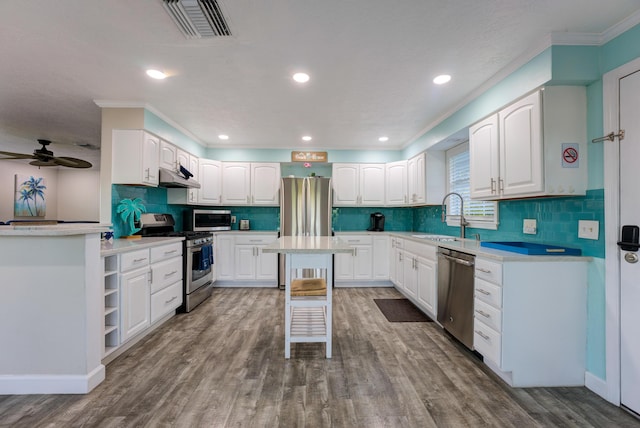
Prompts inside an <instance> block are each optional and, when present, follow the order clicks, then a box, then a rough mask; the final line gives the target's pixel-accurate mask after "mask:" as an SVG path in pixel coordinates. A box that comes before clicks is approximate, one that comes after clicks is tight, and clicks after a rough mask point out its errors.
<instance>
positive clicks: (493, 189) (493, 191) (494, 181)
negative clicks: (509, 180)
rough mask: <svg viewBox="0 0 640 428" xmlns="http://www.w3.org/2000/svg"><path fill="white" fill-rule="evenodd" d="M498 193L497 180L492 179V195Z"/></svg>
mask: <svg viewBox="0 0 640 428" xmlns="http://www.w3.org/2000/svg"><path fill="white" fill-rule="evenodd" d="M494 193H496V180H494V179H493V177H491V194H494Z"/></svg>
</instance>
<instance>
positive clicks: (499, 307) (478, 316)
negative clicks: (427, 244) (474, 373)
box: [473, 257, 587, 387]
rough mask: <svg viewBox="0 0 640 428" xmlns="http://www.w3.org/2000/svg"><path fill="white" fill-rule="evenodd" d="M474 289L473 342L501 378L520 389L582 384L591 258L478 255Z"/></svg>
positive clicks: (485, 360)
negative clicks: (490, 257) (518, 258)
mask: <svg viewBox="0 0 640 428" xmlns="http://www.w3.org/2000/svg"><path fill="white" fill-rule="evenodd" d="M565 260H566V259H565ZM474 287H475V293H474V336H473V346H474V348H475V350H476V351H477V352H478V353H480V354H481V355H482V356H483V357H484V362H485V364H487V365H488V366H489V367H490V368H491V369H492V370H493V371H494V372H495V373H496V374H498V376H500V377H501V378H502V379H503V380H505V381H506V382H507V383H508V384H509V385H511V386H516V387H536V386H579V385H584V374H585V352H584V350H585V349H586V318H587V313H586V311H587V262H585V261H580V260H577V259H573V260H570V261H562V260H561V258H558V259H556V260H554V261H542V260H541V261H518V262H516V261H504V262H499V261H494V260H487V259H484V258H482V257H478V258H476V266H475V285H474Z"/></svg>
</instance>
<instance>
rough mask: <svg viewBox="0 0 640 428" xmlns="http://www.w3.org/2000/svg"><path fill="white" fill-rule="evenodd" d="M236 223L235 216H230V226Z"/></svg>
mask: <svg viewBox="0 0 640 428" xmlns="http://www.w3.org/2000/svg"><path fill="white" fill-rule="evenodd" d="M235 223H236V216H234V215H232V216H231V224H235Z"/></svg>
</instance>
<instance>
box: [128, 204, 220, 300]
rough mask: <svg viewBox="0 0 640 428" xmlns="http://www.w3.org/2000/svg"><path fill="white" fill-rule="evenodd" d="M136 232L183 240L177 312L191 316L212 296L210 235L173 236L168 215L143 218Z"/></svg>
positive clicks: (188, 233)
mask: <svg viewBox="0 0 640 428" xmlns="http://www.w3.org/2000/svg"><path fill="white" fill-rule="evenodd" d="M139 226H140V227H141V228H142V229H141V230H140V232H138V233H139V234H140V235H142V236H145V237H152V236H184V238H185V240H184V241H183V246H182V259H183V263H182V265H183V268H184V272H183V276H182V277H183V280H182V283H183V287H182V290H183V304H182V306H181V307H180V308H178V311H179V312H190V311H192V310H193V309H194V308H195V307H196V306H198V305H199V304H200V303H202V302H203V301H204V300H206V299H207V298H208V297H209V296H211V293H212V292H213V282H214V277H215V275H214V272H215V265H214V259H213V233H211V232H176V231H174V230H173V229H174V226H175V220H174V218H173V216H172V215H171V214H142V215H141V216H140V225H139Z"/></svg>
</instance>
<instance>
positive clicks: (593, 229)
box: [578, 220, 600, 240]
mask: <svg viewBox="0 0 640 428" xmlns="http://www.w3.org/2000/svg"><path fill="white" fill-rule="evenodd" d="M599 227H600V222H598V221H596V220H578V238H584V239H595V240H597V239H598V228H599Z"/></svg>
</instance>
